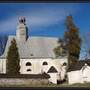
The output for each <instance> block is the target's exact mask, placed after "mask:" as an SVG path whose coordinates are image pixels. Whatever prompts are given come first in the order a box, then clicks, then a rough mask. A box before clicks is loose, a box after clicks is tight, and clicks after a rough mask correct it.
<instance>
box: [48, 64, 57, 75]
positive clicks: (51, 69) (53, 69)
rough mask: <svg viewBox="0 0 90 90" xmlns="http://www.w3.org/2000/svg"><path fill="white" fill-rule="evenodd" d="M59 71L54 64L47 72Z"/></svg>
mask: <svg viewBox="0 0 90 90" xmlns="http://www.w3.org/2000/svg"><path fill="white" fill-rule="evenodd" d="M57 72H58V71H57V70H56V68H55V67H54V66H51V67H50V69H49V70H48V72H47V73H57Z"/></svg>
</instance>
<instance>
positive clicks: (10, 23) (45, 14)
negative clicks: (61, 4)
mask: <svg viewBox="0 0 90 90" xmlns="http://www.w3.org/2000/svg"><path fill="white" fill-rule="evenodd" d="M76 11H77V10H76ZM76 11H75V10H72V8H70V7H69V9H66V8H61V9H60V8H58V9H56V8H55V9H50V8H48V9H40V10H37V11H31V12H30V11H29V10H26V11H24V12H21V13H19V14H17V15H14V16H12V17H9V18H8V19H6V20H4V21H3V22H0V28H1V30H3V31H12V30H15V29H16V26H17V23H18V17H19V15H22V16H25V17H26V24H27V26H31V27H32V28H34V27H42V26H44V27H46V26H49V25H54V24H57V23H58V22H59V23H60V22H61V21H62V20H63V19H65V16H66V15H68V14H69V13H74V12H76Z"/></svg>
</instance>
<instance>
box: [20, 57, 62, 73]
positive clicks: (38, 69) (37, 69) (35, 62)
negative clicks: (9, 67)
mask: <svg viewBox="0 0 90 90" xmlns="http://www.w3.org/2000/svg"><path fill="white" fill-rule="evenodd" d="M27 62H30V63H31V64H32V65H31V66H26V63H27ZM44 62H46V63H47V65H43V63H44ZM20 65H21V69H20V73H21V74H40V73H42V72H47V71H48V70H49V68H50V67H51V66H54V67H55V68H56V69H57V71H60V67H61V60H60V59H51V58H46V59H45V58H39V59H21V60H20ZM27 69H31V71H27Z"/></svg>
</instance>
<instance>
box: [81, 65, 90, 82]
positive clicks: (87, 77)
mask: <svg viewBox="0 0 90 90" xmlns="http://www.w3.org/2000/svg"><path fill="white" fill-rule="evenodd" d="M81 72H82V79H83V82H90V66H87V67H86V68H85V69H84V70H82V69H81Z"/></svg>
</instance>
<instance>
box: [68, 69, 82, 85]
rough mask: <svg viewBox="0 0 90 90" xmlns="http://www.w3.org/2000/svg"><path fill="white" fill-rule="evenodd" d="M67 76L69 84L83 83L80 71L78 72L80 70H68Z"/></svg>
mask: <svg viewBox="0 0 90 90" xmlns="http://www.w3.org/2000/svg"><path fill="white" fill-rule="evenodd" d="M67 77H68V83H69V84H74V83H83V80H82V73H81V72H80V70H77V71H71V72H68V73H67Z"/></svg>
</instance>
